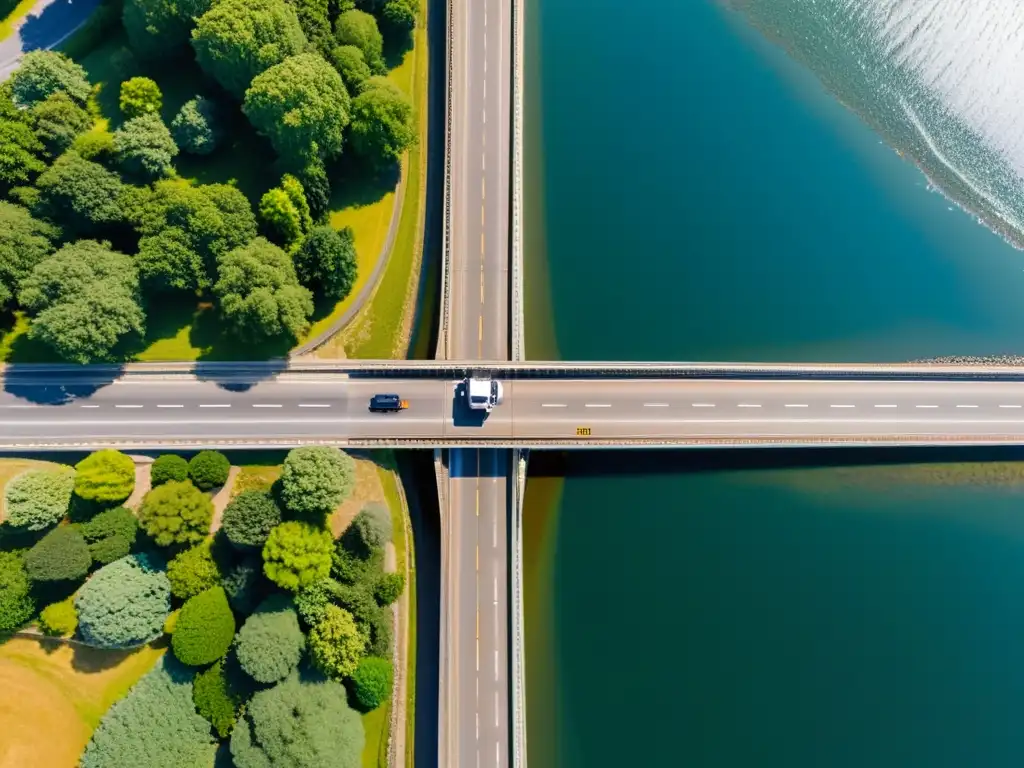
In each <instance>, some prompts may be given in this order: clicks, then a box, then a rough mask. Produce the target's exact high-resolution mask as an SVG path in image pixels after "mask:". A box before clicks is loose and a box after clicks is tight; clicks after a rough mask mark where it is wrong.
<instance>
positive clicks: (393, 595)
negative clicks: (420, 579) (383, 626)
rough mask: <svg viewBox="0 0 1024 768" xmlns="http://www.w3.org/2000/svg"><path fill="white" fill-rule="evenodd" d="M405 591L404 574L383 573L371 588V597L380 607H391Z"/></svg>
mask: <svg viewBox="0 0 1024 768" xmlns="http://www.w3.org/2000/svg"><path fill="white" fill-rule="evenodd" d="M404 589H405V574H404V573H385V574H384V575H383V576H381V577H380V578H379V579H378V580H377V583H376V584H375V585H374V587H373V596H374V598H375V599H376V600H377V603H378V604H379V605H381V606H387V605H391V604H392V603H393V602H395V600H397V599H398V598H399V597H401V596H402V590H404Z"/></svg>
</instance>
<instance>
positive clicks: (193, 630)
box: [171, 587, 235, 667]
mask: <svg viewBox="0 0 1024 768" xmlns="http://www.w3.org/2000/svg"><path fill="white" fill-rule="evenodd" d="M234 636H235V617H234V615H233V614H232V613H231V606H229V605H228V598H227V596H226V595H225V594H224V589H223V588H222V587H213V588H212V589H208V590H206V591H205V592H200V593H199V594H198V595H196V596H195V597H191V598H189V599H188V600H187V601H186V602H185V605H184V606H182V609H181V614H180V615H179V616H178V622H177V624H176V625H175V627H174V634H173V635H172V636H171V647H172V648H173V649H174V655H175V656H177V657H178V660H179V661H181V662H183V663H185V664H188V665H189V666H191V667H202V666H205V665H207V664H209V663H211V662H213V661H216V660H217V659H219V658H221V657H222V656H223V655H224V654H225V653H227V652H228V648H230V647H231V640H232V638H234Z"/></svg>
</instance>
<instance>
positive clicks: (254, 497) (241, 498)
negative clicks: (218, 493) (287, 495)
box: [221, 490, 281, 550]
mask: <svg viewBox="0 0 1024 768" xmlns="http://www.w3.org/2000/svg"><path fill="white" fill-rule="evenodd" d="M280 522H281V510H280V508H278V506H277V502H275V501H274V498H273V497H272V496H271V495H270V494H269V493H266V492H265V491H256V490H248V491H242V492H241V493H240V494H238V495H237V496H236V497H235V498H233V499H232V500H231V501H230V502H228V505H227V507H226V508H225V509H224V515H223V517H222V518H221V530H222V531H224V535H225V536H227V539H228V541H229V542H231V544H232V545H234V546H235V547H237V548H238V549H242V550H246V549H262V548H263V545H264V544H265V543H266V541H267V536H269V535H270V532H271V531H272V530H273V529H274V527H275V526H277V525H278V524H279V523H280Z"/></svg>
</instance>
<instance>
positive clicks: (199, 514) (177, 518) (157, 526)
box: [139, 480, 213, 547]
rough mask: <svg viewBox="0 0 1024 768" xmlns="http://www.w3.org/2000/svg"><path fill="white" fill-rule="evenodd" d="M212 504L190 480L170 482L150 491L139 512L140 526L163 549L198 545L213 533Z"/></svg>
mask: <svg viewBox="0 0 1024 768" xmlns="http://www.w3.org/2000/svg"><path fill="white" fill-rule="evenodd" d="M212 519H213V502H212V501H210V497H209V496H207V495H206V494H205V493H203V492H202V491H201V490H199V489H198V488H196V487H195V486H194V485H192V483H190V482H189V481H188V480H185V481H177V480H171V481H170V482H167V483H164V484H163V485H161V486H158V487H156V488H154V489H153V490H151V491H149V493H147V494H146V495H145V497H144V498H143V499H142V506H141V507H140V508H139V525H140V526H141V527H142V530H144V531H145V532H146V533H148V534H149V535H150V536H151V537H152V538H153V541H155V542H156V544H157V545H159V546H161V547H169V546H171V545H173V544H198V543H199V542H200V541H202V540H203V539H205V538H206V534H207V533H209V532H210V521H211V520H212Z"/></svg>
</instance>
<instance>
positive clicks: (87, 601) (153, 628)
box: [75, 555, 171, 648]
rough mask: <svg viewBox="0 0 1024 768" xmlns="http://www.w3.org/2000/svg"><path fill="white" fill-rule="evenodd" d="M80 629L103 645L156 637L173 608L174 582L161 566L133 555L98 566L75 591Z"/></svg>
mask: <svg viewBox="0 0 1024 768" xmlns="http://www.w3.org/2000/svg"><path fill="white" fill-rule="evenodd" d="M75 610H76V611H77V612H78V631H79V633H80V634H81V635H82V638H83V639H84V640H85V641H86V642H87V643H90V644H92V645H96V646H99V647H101V648H129V647H133V646H137V645H141V644H142V643H145V642H148V641H149V640H151V639H153V638H154V637H156V636H157V635H158V634H160V632H161V631H162V629H163V626H164V619H166V618H167V614H169V613H170V611H171V585H170V583H169V582H168V581H167V576H166V575H165V574H164V572H163V571H162V570H160V569H159V567H158V564H157V563H156V562H154V561H153V560H152V559H151V558H149V557H147V556H145V555H129V556H127V557H124V558H121V559H120V560H117V561H115V562H113V563H111V564H110V565H105V566H103V567H102V568H100V569H99V570H98V571H96V573H94V574H93V575H92V577H91V578H90V579H89V580H88V581H86V582H85V584H83V585H82V587H81V588H80V589H79V590H78V593H77V594H76V595H75Z"/></svg>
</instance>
